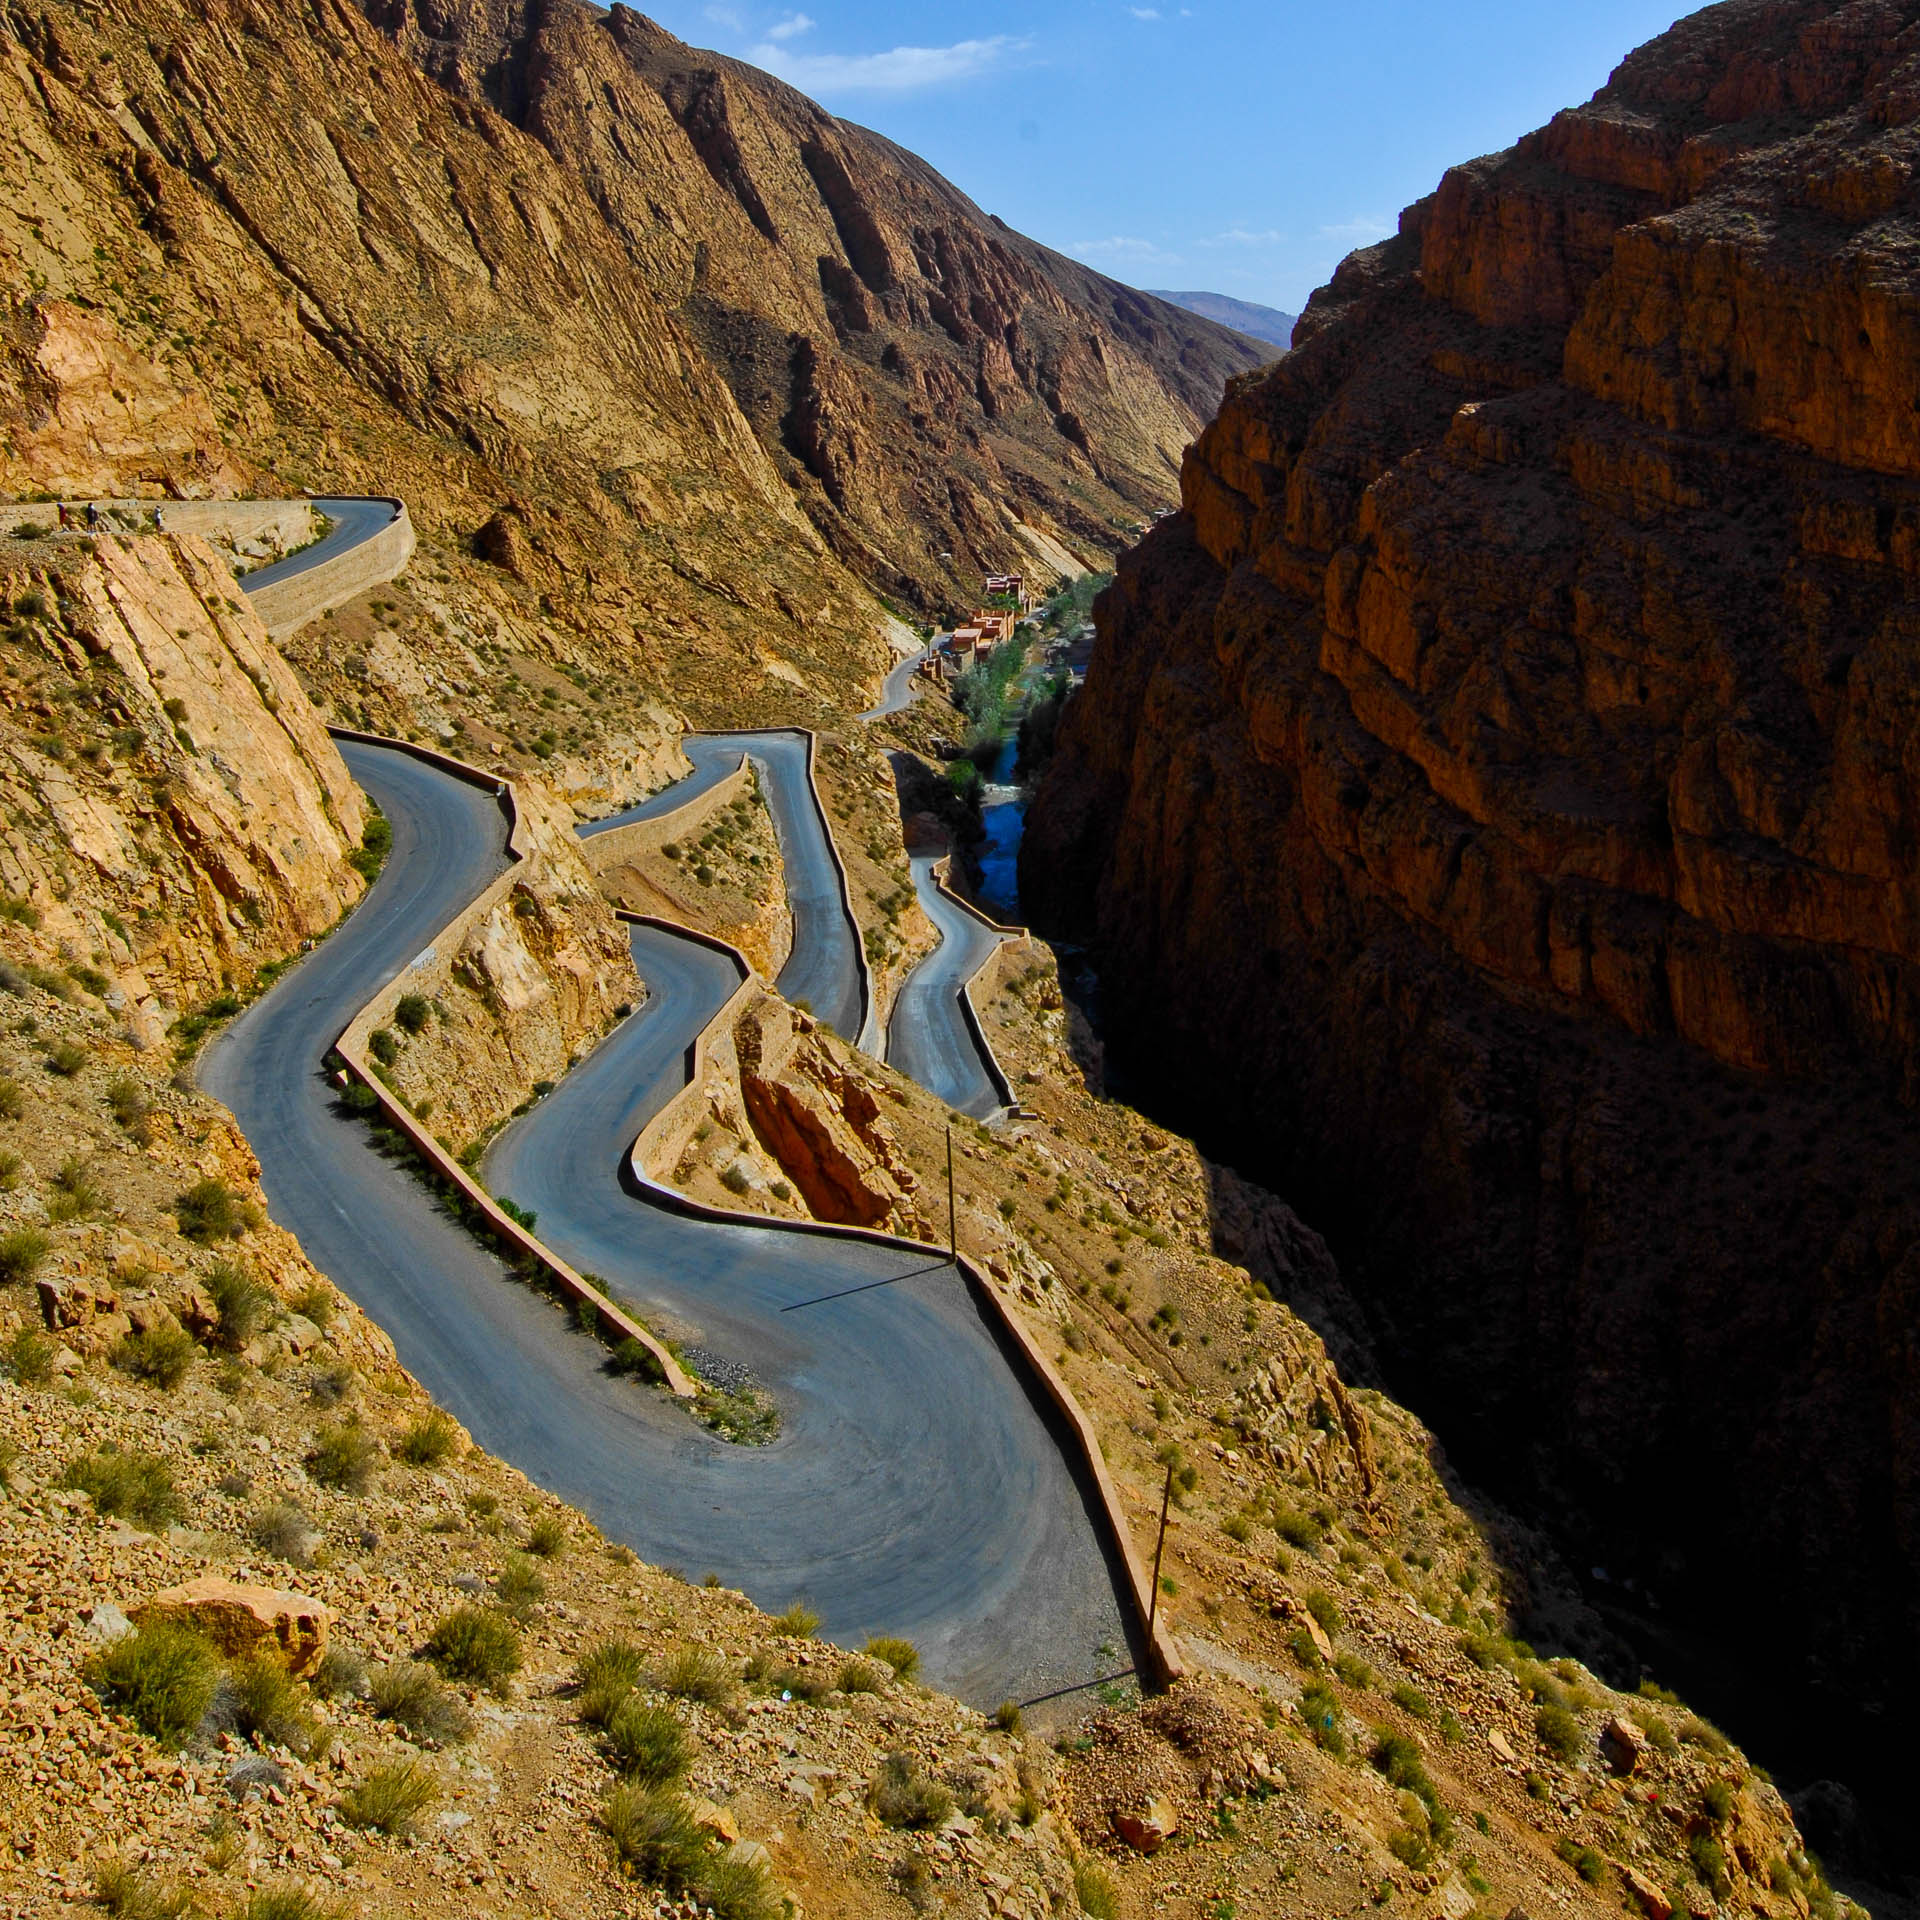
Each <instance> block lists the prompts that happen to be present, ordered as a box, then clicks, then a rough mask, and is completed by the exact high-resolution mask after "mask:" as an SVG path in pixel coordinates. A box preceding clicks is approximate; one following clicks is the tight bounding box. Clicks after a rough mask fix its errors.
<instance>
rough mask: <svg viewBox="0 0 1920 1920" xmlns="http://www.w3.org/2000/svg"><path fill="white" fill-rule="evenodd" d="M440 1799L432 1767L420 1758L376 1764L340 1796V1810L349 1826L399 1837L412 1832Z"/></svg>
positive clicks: (438, 1786) (437, 1783)
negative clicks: (394, 1764)
mask: <svg viewBox="0 0 1920 1920" xmlns="http://www.w3.org/2000/svg"><path fill="white" fill-rule="evenodd" d="M439 1798H440V1783H439V1782H438V1781H437V1780H435V1779H434V1777H433V1770H432V1769H431V1768H430V1767H428V1766H426V1765H424V1764H423V1763H422V1762H420V1761H418V1760H403V1761H401V1762H400V1763H399V1764H398V1765H397V1766H387V1767H375V1768H373V1769H372V1770H371V1771H370V1772H369V1773H367V1774H366V1775H365V1776H363V1777H362V1778H361V1779H360V1780H359V1781H357V1782H356V1783H355V1785H354V1786H353V1787H352V1788H350V1789H349V1790H348V1791H347V1792H346V1793H344V1794H342V1795H341V1797H340V1813H341V1816H342V1818H344V1819H345V1821H346V1822H347V1824H348V1825H349V1826H353V1827H363V1828H368V1829H370V1830H371V1831H373V1832H375V1833H384V1834H388V1835H393V1836H398V1835H401V1834H408V1833H411V1832H412V1831H413V1829H414V1825H415V1823H416V1822H417V1821H418V1820H419V1818H420V1816H421V1815H422V1814H423V1813H425V1812H426V1810H427V1809H428V1808H429V1807H430V1806H432V1805H433V1803H434V1802H435V1801H436V1800H438V1799H439Z"/></svg>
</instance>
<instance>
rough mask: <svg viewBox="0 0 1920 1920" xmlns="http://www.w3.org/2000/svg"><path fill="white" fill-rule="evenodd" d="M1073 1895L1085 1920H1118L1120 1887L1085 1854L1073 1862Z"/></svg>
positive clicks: (1102, 1868)
mask: <svg viewBox="0 0 1920 1920" xmlns="http://www.w3.org/2000/svg"><path fill="white" fill-rule="evenodd" d="M1073 1897H1074V1899H1075V1900H1076V1901H1077V1902H1078V1903H1079V1906H1080V1911H1081V1912H1082V1913H1084V1914H1085V1915H1086V1916H1087V1920H1120V1889H1119V1887H1118V1886H1116V1885H1115V1884H1114V1880H1113V1876H1112V1875H1111V1874H1110V1873H1108V1872H1107V1870H1106V1869H1105V1868H1104V1867H1102V1866H1101V1865H1099V1864H1098V1862H1096V1861H1094V1860H1092V1859H1089V1858H1088V1857H1087V1856H1086V1855H1085V1854H1082V1855H1081V1857H1080V1858H1079V1859H1078V1860H1076V1861H1075V1862H1074V1863H1073Z"/></svg>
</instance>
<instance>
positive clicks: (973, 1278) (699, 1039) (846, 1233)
mask: <svg viewBox="0 0 1920 1920" xmlns="http://www.w3.org/2000/svg"><path fill="white" fill-rule="evenodd" d="M615 912H616V913H617V914H618V915H619V917H620V918H621V919H622V920H627V921H631V922H634V923H636V924H638V925H640V926H649V927H657V928H659V929H660V930H661V931H662V932H664V933H668V934H672V935H674V936H676V937H677V938H679V939H683V940H691V941H693V942H695V943H696V944H697V945H699V946H703V947H708V948H710V949H712V950H713V951H714V952H716V953H723V954H726V955H727V956H728V957H729V958H730V959H731V960H732V961H733V963H734V965H735V966H736V967H737V968H738V969H739V970H740V984H739V985H738V986H737V987H736V988H735V989H734V990H733V992H732V993H731V994H729V995H728V996H727V998H726V1000H725V1002H724V1003H723V1004H722V1005H721V1006H720V1007H719V1008H717V1009H716V1010H715V1012H714V1013H713V1015H712V1017H711V1018H710V1019H708V1021H707V1022H706V1024H705V1025H704V1026H703V1027H702V1028H701V1029H700V1031H699V1032H698V1033H697V1034H696V1035H695V1036H694V1038H693V1040H692V1042H691V1044H690V1045H689V1046H688V1048H687V1051H686V1069H685V1070H686V1075H687V1078H686V1083H685V1084H684V1085H683V1086H682V1087H681V1088H680V1089H679V1090H678V1091H677V1092H676V1093H675V1094H674V1095H673V1097H672V1099H670V1100H669V1101H668V1102H667V1103H666V1105H665V1106H663V1107H662V1108H661V1109H660V1111H659V1112H658V1113H657V1114H655V1115H654V1117H653V1118H652V1119H651V1120H649V1121H648V1122H647V1124H646V1125H645V1126H644V1127H643V1128H641V1130H640V1132H639V1133H638V1134H637V1135H636V1136H635V1138H634V1142H633V1145H632V1146H631V1147H629V1148H628V1150H627V1173H628V1176H629V1177H630V1178H631V1180H632V1181H633V1184H634V1186H635V1188H636V1189H637V1191H638V1192H639V1193H640V1195H641V1196H642V1197H643V1198H644V1199H646V1200H648V1201H651V1202H652V1203H653V1204H654V1205H656V1206H662V1207H666V1208H669V1209H671V1210H672V1211H673V1212H675V1213H679V1214H684V1215H686V1216H687V1217H688V1218H689V1219H694V1220H708V1221H711V1222H713V1223H714V1224H715V1225H717V1226H734V1227H738V1226H745V1227H759V1228H761V1229H762V1230H764V1231H766V1232H770V1233H800V1234H808V1235H811V1236H813V1237H814V1238H816V1239H826V1240H864V1241H865V1242H867V1244H868V1245H870V1246H876V1247H891V1248H893V1249H894V1250H895V1251H897V1252H900V1253H912V1254H919V1255H925V1254H928V1253H936V1254H940V1255H942V1256H946V1254H947V1249H946V1248H945V1247H942V1246H939V1245H937V1244H935V1243H932V1242H929V1241H925V1240H909V1239H908V1238H907V1237H906V1236H905V1235H904V1234H898V1233H881V1232H879V1231H878V1230H877V1229H875V1228H872V1227H851V1226H842V1225H840V1224H838V1223H836V1222H833V1221H828V1220H783V1219H777V1218H775V1217H773V1216H771V1215H768V1214H764V1213H748V1212H747V1211H745V1210H744V1209H742V1208H735V1207H720V1206H714V1205H712V1204H711V1203H710V1202H708V1201H705V1200H696V1199H694V1198H693V1196H692V1195H691V1194H687V1193H682V1192H681V1191H680V1189H679V1188H678V1187H675V1186H670V1185H668V1184H667V1182H665V1181H664V1180H660V1179H658V1178H656V1177H655V1176H654V1175H653V1174H651V1173H649V1172H648V1171H647V1162H648V1159H649V1157H650V1156H651V1155H652V1154H654V1153H655V1152H657V1151H658V1150H659V1148H660V1147H661V1146H663V1145H665V1144H666V1143H667V1142H668V1141H670V1140H671V1139H672V1138H673V1137H674V1136H675V1134H676V1133H677V1132H678V1131H679V1130H680V1129H681V1128H683V1127H684V1126H685V1125H686V1124H687V1121H688V1118H689V1117H690V1116H689V1107H688V1103H692V1104H693V1105H697V1104H698V1103H699V1101H700V1100H701V1099H702V1098H703V1097H704V1095H703V1085H702V1083H703V1081H704V1078H705V1071H706V1061H707V1057H708V1054H709V1052H710V1051H711V1048H712V1045H713V1043H714V1041H715V1039H716V1038H717V1037H718V1036H719V1035H720V1034H721V1033H723V1032H724V1031H725V1030H726V1029H727V1028H728V1027H729V1026H730V1025H731V1024H732V1022H733V1020H734V1019H735V1017H736V1016H737V1015H738V1013H739V1011H740V1009H741V1008H742V1007H743V1006H744V1005H745V1003H746V1001H747V1000H748V999H749V998H750V997H751V996H752V995H753V993H754V992H755V991H756V990H763V989H764V983H763V982H761V981H760V979H759V977H758V975H756V974H755V972H754V970H753V967H752V965H751V963H750V962H749V961H748V959H747V957H746V955H745V954H743V953H742V952H741V951H740V950H739V948H737V947H734V946H730V945H728V943H727V942H726V941H724V940H721V939H718V938H716V937H715V936H714V935H713V934H710V933H703V932H701V931H699V930H698V929H697V928H693V927H682V926H678V925H676V924H675V923H674V922H673V921H671V920H662V919H659V918H657V917H656V916H655V915H652V914H644V913H628V912H626V911H625V910H624V909H620V908H616V909H615ZM988 1057H989V1058H991V1053H989V1056H988ZM953 1264H954V1265H955V1267H956V1268H957V1269H958V1270H959V1273H960V1276H961V1278H962V1279H964V1280H965V1281H966V1283H967V1285H968V1287H969V1288H970V1289H971V1291H972V1293H973V1295H974V1298H975V1299H976V1300H978V1301H980V1302H981V1303H982V1304H983V1305H984V1306H985V1307H986V1309H987V1311H988V1313H989V1314H990V1315H991V1316H992V1318H993V1321H994V1324H995V1325H996V1326H998V1327H1000V1328H1001V1329H1002V1330H1003V1331H1004V1332H1005V1334H1006V1336H1007V1338H1008V1339H1009V1340H1011V1341H1012V1343H1013V1345H1014V1347H1015V1348H1016V1350H1017V1351H1018V1352H1019V1354H1020V1356H1021V1358H1022V1360H1024V1361H1025V1363H1026V1365H1027V1367H1028V1369H1029V1371H1030V1372H1031V1373H1032V1375H1033V1377H1034V1378H1035V1379H1036V1380H1038V1381H1039V1383H1040V1387H1041V1391H1042V1392H1044V1393H1045V1394H1046V1396H1047V1398H1048V1399H1049V1400H1050V1401H1051V1402H1052V1403H1053V1406H1054V1408H1055V1409H1056V1410H1057V1412H1058V1413H1059V1414H1060V1416H1061V1418H1062V1419H1063V1420H1064V1421H1065V1422H1066V1425H1067V1429H1068V1431H1069V1432H1070V1433H1071V1434H1072V1436H1073V1441H1074V1445H1075V1447H1076V1449H1077V1450H1078V1452H1079V1455H1080V1460H1081V1464H1082V1465H1083V1466H1084V1467H1085V1468H1086V1470H1087V1473H1088V1476H1089V1477H1090V1478H1091V1480H1092V1482H1093V1486H1094V1491H1095V1493H1096V1494H1097V1495H1098V1504H1099V1511H1100V1518H1101V1521H1102V1523H1103V1524H1104V1526H1105V1530H1106V1535H1107V1539H1108V1541H1109V1542H1110V1544H1111V1545H1112V1547H1113V1549H1114V1551H1115V1552H1116V1553H1117V1554H1118V1555H1119V1557H1120V1564H1121V1566H1122V1567H1123V1568H1125V1570H1126V1576H1127V1599H1128V1600H1129V1601H1130V1602H1131V1604H1132V1607H1133V1615H1134V1621H1135V1624H1136V1627H1137V1628H1138V1631H1139V1633H1140V1637H1141V1639H1142V1641H1143V1642H1144V1643H1145V1646H1146V1650H1147V1652H1146V1657H1147V1663H1148V1666H1149V1667H1150V1669H1151V1674H1150V1676H1149V1677H1150V1678H1151V1679H1152V1680H1153V1681H1154V1682H1155V1683H1156V1684H1157V1685H1160V1686H1170V1685H1171V1684H1172V1683H1173V1682H1174V1681H1175V1680H1177V1679H1179V1678H1180V1677H1181V1676H1182V1675H1183V1674H1184V1673H1185V1672H1186V1671H1187V1663H1186V1660H1185V1658H1184V1656H1183V1655H1182V1654H1181V1652H1180V1649H1179V1646H1178V1644H1177V1643H1176V1642H1175V1640H1174V1638H1173V1636H1172V1634H1171V1633H1169V1632H1168V1631H1167V1628H1166V1626H1165V1624H1164V1623H1163V1622H1162V1621H1161V1619H1160V1617H1159V1612H1158V1609H1157V1608H1155V1606H1154V1604H1153V1582H1152V1576H1151V1574H1150V1573H1149V1571H1148V1570H1147V1568H1146V1567H1145V1565H1144V1564H1143V1563H1142V1561H1141V1559H1140V1556H1139V1554H1138V1553H1137V1552H1136V1550H1135V1548H1134V1543H1133V1533H1132V1530H1131V1528H1130V1527H1129V1526H1128V1524H1127V1517H1126V1508H1125V1506H1124V1504H1123V1503H1122V1501H1121V1498H1120V1490H1119V1488H1118V1487H1117V1486H1115V1485H1114V1482H1113V1476H1112V1475H1111V1474H1110V1473H1108V1471H1107V1462H1106V1456H1105V1455H1104V1454H1103V1453H1102V1452H1101V1451H1100V1436H1099V1435H1098V1434H1097V1433H1096V1432H1095V1431H1094V1427H1093V1423H1092V1421H1090V1420H1089V1419H1088V1418H1087V1416H1086V1414H1085V1413H1084V1412H1083V1411H1082V1410H1081V1406H1080V1403H1079V1402H1078V1401H1077V1400H1076V1399H1075V1398H1074V1397H1073V1389H1072V1388H1071V1387H1069V1386H1068V1385H1067V1383H1066V1381H1065V1380H1063V1379H1062V1378H1061V1377H1060V1374H1059V1373H1058V1371H1057V1370H1056V1369H1055V1367H1054V1365H1053V1362H1052V1361H1051V1360H1049V1359H1048V1358H1047V1356H1046V1354H1045V1353H1044V1352H1043V1351H1042V1349H1041V1347H1040V1344H1039V1342H1038V1341H1036V1340H1035V1339H1034V1337H1033V1335H1032V1334H1031V1333H1029V1332H1028V1331H1027V1326H1026V1323H1025V1321H1024V1320H1022V1319H1021V1317H1020V1315H1019V1314H1018V1313H1016V1312H1015V1311H1014V1308H1013V1305H1012V1303H1011V1302H1010V1301H1009V1300H1008V1299H1007V1298H1006V1297H1005V1295H1004V1294H1003V1293H1002V1292H1001V1291H1000V1289H999V1288H998V1287H997V1286H996V1285H995V1284H994V1282H993V1280H992V1278H991V1277H990V1276H989V1275H987V1274H985V1273H982V1272H981V1270H980V1269H979V1268H978V1267H977V1266H975V1265H974V1263H973V1262H972V1261H971V1260H969V1259H968V1258H967V1257H966V1255H965V1254H961V1255H960V1256H959V1257H958V1258H957V1259H955V1260H954V1263H953Z"/></svg>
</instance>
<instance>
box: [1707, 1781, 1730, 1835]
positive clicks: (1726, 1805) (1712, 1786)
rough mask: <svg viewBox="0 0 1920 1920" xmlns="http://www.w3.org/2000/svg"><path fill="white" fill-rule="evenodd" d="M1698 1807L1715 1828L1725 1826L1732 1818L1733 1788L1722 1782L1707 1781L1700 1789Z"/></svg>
mask: <svg viewBox="0 0 1920 1920" xmlns="http://www.w3.org/2000/svg"><path fill="white" fill-rule="evenodd" d="M1700 1805H1701V1806H1702V1807H1703V1808H1704V1809H1705V1811H1706V1816H1707V1818H1708V1819H1709V1820H1711V1821H1712V1822H1713V1824H1714V1825H1715V1826H1716V1827H1723V1826H1725V1825H1726V1823H1727V1822H1728V1821H1729V1820H1730V1819H1732V1817H1733V1788H1732V1787H1731V1786H1730V1785H1729V1784H1728V1783H1727V1782H1726V1781H1724V1780H1709V1781H1708V1782H1707V1784H1706V1785H1705V1786H1704V1787H1702V1788H1701V1789H1700Z"/></svg>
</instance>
